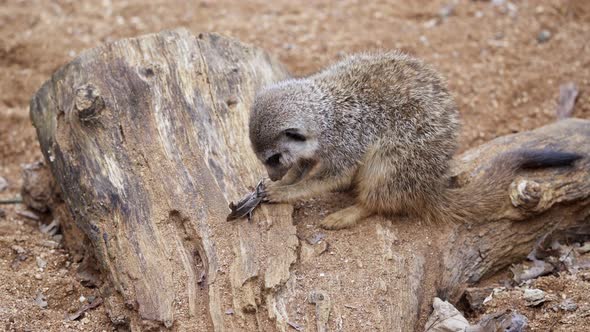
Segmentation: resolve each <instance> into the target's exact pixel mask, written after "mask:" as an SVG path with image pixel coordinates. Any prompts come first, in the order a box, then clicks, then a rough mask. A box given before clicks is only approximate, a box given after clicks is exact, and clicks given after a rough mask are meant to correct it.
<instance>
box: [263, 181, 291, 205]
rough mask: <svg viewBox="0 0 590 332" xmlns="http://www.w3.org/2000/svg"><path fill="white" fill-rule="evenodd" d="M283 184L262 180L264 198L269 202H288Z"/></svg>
mask: <svg viewBox="0 0 590 332" xmlns="http://www.w3.org/2000/svg"><path fill="white" fill-rule="evenodd" d="M284 189H285V186H281V185H280V183H278V182H271V181H270V180H267V181H265V182H264V199H265V201H267V202H269V203H285V202H288V200H287V198H288V197H286V195H285V190H284Z"/></svg>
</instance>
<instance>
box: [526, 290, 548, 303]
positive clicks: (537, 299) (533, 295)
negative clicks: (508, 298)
mask: <svg viewBox="0 0 590 332" xmlns="http://www.w3.org/2000/svg"><path fill="white" fill-rule="evenodd" d="M523 297H524V300H525V301H526V302H527V306H529V307H533V306H537V305H539V304H541V303H543V302H545V301H546V299H545V292H543V291H542V290H540V289H525V290H524V295H523Z"/></svg>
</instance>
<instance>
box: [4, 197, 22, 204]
mask: <svg viewBox="0 0 590 332" xmlns="http://www.w3.org/2000/svg"><path fill="white" fill-rule="evenodd" d="M22 202H23V199H22V198H21V197H14V198H8V199H0V205H2V204H6V205H8V204H21V203H22Z"/></svg>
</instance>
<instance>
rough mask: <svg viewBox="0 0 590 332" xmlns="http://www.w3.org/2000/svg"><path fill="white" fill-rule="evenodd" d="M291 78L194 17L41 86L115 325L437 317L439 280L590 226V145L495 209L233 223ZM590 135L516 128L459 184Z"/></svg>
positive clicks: (59, 172) (279, 324) (449, 280)
mask: <svg viewBox="0 0 590 332" xmlns="http://www.w3.org/2000/svg"><path fill="white" fill-rule="evenodd" d="M287 76H288V74H287V72H286V71H285V70H284V69H283V67H282V66H281V65H280V64H279V63H277V62H275V61H273V60H272V59H270V58H269V57H268V56H267V55H266V54H265V53H264V52H262V51H260V50H257V49H255V48H252V47H249V46H244V45H242V44H240V43H239V42H237V41H234V40H231V39H228V38H224V37H220V36H218V35H214V34H202V35H200V36H199V37H195V36H192V35H191V34H190V33H188V32H187V31H184V30H177V31H172V32H163V33H160V34H155V35H148V36H144V37H140V38H134V39H127V40H122V41H118V42H115V43H112V44H108V45H104V46H101V47H99V48H96V49H93V50H90V51H88V52H85V53H83V54H82V55H81V56H80V57H79V58H77V59H76V60H74V61H73V62H71V63H70V64H68V65H66V66H64V67H63V68H62V69H60V70H59V71H58V72H57V73H55V74H54V75H53V77H52V79H51V80H50V81H48V82H47V83H45V84H44V85H43V87H42V88H41V89H40V90H39V91H38V92H37V93H36V95H35V96H34V98H33V100H32V102H31V117H32V120H33V123H34V125H35V127H36V128H37V133H38V136H39V141H40V143H41V147H42V149H43V154H44V156H45V158H46V160H47V162H48V163H49V165H50V167H51V170H52V173H53V175H54V176H55V178H56V181H57V183H58V184H59V185H60V187H61V191H62V193H63V197H64V199H65V201H66V204H67V205H68V207H69V209H70V211H72V213H73V215H74V217H75V220H76V222H77V223H78V225H79V226H80V228H81V229H82V230H83V231H84V232H85V234H86V235H87V236H88V238H89V239H90V241H91V243H92V245H93V248H94V251H95V254H96V257H97V259H98V261H99V262H100V264H101V268H102V270H103V271H104V272H105V273H106V275H107V279H108V282H107V283H106V285H104V286H103V287H102V289H101V293H102V295H103V297H104V298H105V303H106V305H107V309H108V312H109V315H110V317H111V319H112V320H113V322H115V323H119V324H128V325H130V327H131V328H132V329H134V330H140V329H143V330H145V329H149V328H152V329H156V330H157V329H162V330H165V329H171V330H178V331H188V330H190V331H206V330H216V331H239V330H244V331H246V330H247V331H251V330H259V331H269V330H282V331H285V330H288V329H292V328H294V329H301V328H305V329H307V330H313V329H317V330H318V331H322V330H343V331H353V330H366V329H378V330H388V331H409V330H412V329H414V328H417V329H422V326H423V325H421V324H423V322H424V319H425V317H426V315H427V313H428V310H429V308H430V304H431V303H432V299H433V297H434V296H435V295H436V294H437V292H438V293H445V294H448V295H449V296H450V298H456V297H457V295H458V294H460V293H461V289H462V287H463V286H464V285H466V284H467V283H470V282H475V281H478V280H479V279H481V278H482V277H484V276H486V275H488V274H491V273H494V272H495V271H498V270H499V269H502V268H504V267H506V266H507V265H509V264H510V263H512V262H514V261H515V260H518V259H521V258H523V257H524V256H525V255H526V254H527V253H528V252H530V250H531V249H532V247H533V246H534V244H535V241H537V239H539V238H540V237H541V236H543V235H545V234H547V233H549V232H551V231H553V230H556V229H567V228H569V227H575V226H579V225H582V224H584V223H585V222H586V223H587V220H588V216H589V215H590V198H589V195H590V176H588V172H589V170H590V163H589V161H588V158H586V159H583V160H580V161H579V162H577V163H576V165H575V167H572V168H562V169H552V170H544V171H537V172H534V173H526V174H522V175H521V176H520V177H519V178H517V179H514V184H513V186H512V187H511V188H506V204H505V207H504V208H503V209H501V210H499V211H497V213H496V214H495V215H493V216H482V219H483V217H485V219H486V220H487V222H486V223H480V222H478V220H474V221H473V222H472V223H470V224H469V225H446V226H440V225H423V224H421V223H420V221H418V220H408V219H407V218H405V219H404V218H401V217H400V218H398V219H395V220H393V221H390V220H386V219H384V218H372V219H370V220H367V221H366V222H364V223H362V224H361V225H359V226H358V227H355V228H353V229H350V230H343V231H336V232H323V231H318V230H317V223H315V221H316V220H317V221H319V220H320V219H321V216H320V215H315V212H317V210H318V209H320V208H322V209H323V208H325V207H326V206H328V205H330V204H324V205H318V204H317V203H316V205H312V206H311V207H302V208H299V209H298V210H297V213H296V214H295V218H293V208H292V207H291V206H289V205H263V206H262V207H261V208H260V209H258V210H256V212H255V214H254V218H253V221H252V222H251V223H248V222H247V221H237V222H233V223H228V222H226V221H225V217H226V215H227V213H228V212H229V209H228V208H227V206H228V202H229V201H230V200H235V199H237V198H239V197H241V196H242V195H243V194H244V193H246V192H247V191H248V190H249V188H248V187H249V186H252V185H254V184H255V183H256V182H257V181H258V180H259V178H260V177H261V176H262V175H263V171H262V168H261V167H260V166H259V165H258V162H257V160H256V158H255V157H254V155H253V153H252V152H251V151H250V147H249V141H248V136H247V116H248V109H249V107H250V105H251V104H252V100H253V97H254V94H255V91H256V90H257V89H259V88H260V87H261V86H263V85H264V84H268V83H270V82H273V81H277V80H280V79H284V78H286V77H287ZM589 142H590V122H589V121H583V120H563V121H561V122H558V123H556V124H554V125H551V126H548V127H545V128H541V129H539V130H535V131H532V132H528V133H523V134H517V135H510V136H506V137H502V138H499V139H497V140H494V141H492V142H490V143H488V144H485V145H483V146H481V147H479V148H477V149H474V150H471V151H468V152H467V153H465V154H463V155H462V156H459V157H458V158H457V159H456V167H455V168H454V170H455V173H456V174H457V176H456V178H455V180H456V181H455V185H457V186H461V185H463V184H465V183H467V182H469V181H473V180H474V179H475V178H478V177H484V176H486V175H487V173H486V171H487V168H486V166H488V164H489V162H490V160H492V159H493V158H494V157H495V156H497V154H498V153H500V152H501V151H508V150H512V149H517V148H519V147H523V146H524V147H530V148H534V147H544V146H551V147H552V148H557V149H562V150H568V151H574V152H579V153H583V154H585V155H590V143H589ZM338 197H340V196H338ZM310 213H312V214H313V215H312V216H311V217H309V215H310ZM306 215H307V216H306ZM309 221H312V223H309ZM318 232H321V233H322V234H319V233H318ZM314 236H315V239H313V237H314ZM321 236H325V238H324V239H322V240H319V241H318V239H319V238H320V237H321ZM310 237H311V238H312V239H311V240H309V238H310ZM300 239H302V240H300ZM304 239H308V241H306V240H304ZM328 243H329V246H328V245H327V244H328Z"/></svg>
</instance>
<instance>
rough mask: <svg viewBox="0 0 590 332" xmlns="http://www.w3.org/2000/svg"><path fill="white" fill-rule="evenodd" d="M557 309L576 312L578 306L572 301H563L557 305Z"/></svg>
mask: <svg viewBox="0 0 590 332" xmlns="http://www.w3.org/2000/svg"><path fill="white" fill-rule="evenodd" d="M559 308H560V309H561V310H565V311H576V309H578V305H577V304H576V303H575V302H574V301H573V300H572V299H565V300H563V301H562V302H561V303H560V304H559Z"/></svg>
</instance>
